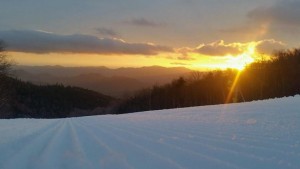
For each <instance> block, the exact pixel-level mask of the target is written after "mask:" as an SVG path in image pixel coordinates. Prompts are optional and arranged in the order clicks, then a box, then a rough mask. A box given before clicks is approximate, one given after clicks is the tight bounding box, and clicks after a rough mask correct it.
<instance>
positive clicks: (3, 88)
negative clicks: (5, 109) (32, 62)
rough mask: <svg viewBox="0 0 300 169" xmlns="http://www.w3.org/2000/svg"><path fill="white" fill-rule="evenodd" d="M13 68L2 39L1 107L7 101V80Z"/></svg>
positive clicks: (0, 49)
mask: <svg viewBox="0 0 300 169" xmlns="http://www.w3.org/2000/svg"><path fill="white" fill-rule="evenodd" d="M10 68H11V61H9V60H8V58H7V55H6V53H5V45H4V43H3V41H0V109H1V107H2V106H3V105H4V104H5V103H6V101H7V99H8V98H7V89H6V83H7V82H6V80H7V76H8V74H9V70H10Z"/></svg>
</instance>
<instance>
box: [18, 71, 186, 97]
mask: <svg viewBox="0 0 300 169" xmlns="http://www.w3.org/2000/svg"><path fill="white" fill-rule="evenodd" d="M190 72H191V70H190V69H187V68H184V67H173V68H166V67H160V66H151V67H141V68H118V69H110V68H107V67H103V66H101V67H63V66H15V67H14V71H13V74H14V75H15V76H16V77H18V78H20V79H21V80H24V81H30V82H33V83H35V84H56V83H62V84H64V85H71V86H78V87H83V88H87V89H90V90H95V91H97V92H100V93H104V94H106V95H111V96H115V97H121V96H122V95H126V94H128V93H131V92H134V91H136V90H139V89H142V88H146V87H150V86H152V85H155V84H157V85H161V84H165V83H168V82H170V81H171V80H173V79H175V78H178V77H179V76H184V75H186V74H188V73H190Z"/></svg>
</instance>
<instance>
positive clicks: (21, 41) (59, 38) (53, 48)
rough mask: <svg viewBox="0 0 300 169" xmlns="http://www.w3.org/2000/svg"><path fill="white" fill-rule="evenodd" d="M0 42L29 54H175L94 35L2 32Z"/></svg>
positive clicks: (161, 47) (26, 31) (164, 47)
mask: <svg viewBox="0 0 300 169" xmlns="http://www.w3.org/2000/svg"><path fill="white" fill-rule="evenodd" d="M0 39H2V40H3V41H4V42H5V43H6V44H7V49H8V50H9V51H17V52H28V53H94V54H141V55H156V54H158V53H160V52H172V51H173V49H172V48H170V47H167V46H159V45H154V44H147V43H128V42H126V41H124V40H120V39H111V38H98V37H96V36H92V35H84V34H73V35H60V34H54V33H49V32H43V31H35V30H9V31H0Z"/></svg>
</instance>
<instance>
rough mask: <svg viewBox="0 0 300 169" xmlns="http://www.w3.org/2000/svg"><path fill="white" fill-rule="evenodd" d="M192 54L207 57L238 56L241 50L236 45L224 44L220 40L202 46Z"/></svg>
mask: <svg viewBox="0 0 300 169" xmlns="http://www.w3.org/2000/svg"><path fill="white" fill-rule="evenodd" d="M194 52H197V53H200V54H203V55H208V56H226V55H239V54H241V53H243V50H242V49H240V46H239V45H238V44H235V43H233V44H225V43H224V41H222V40H220V41H217V42H213V43H210V44H202V45H200V46H199V47H197V48H196V49H195V50H194Z"/></svg>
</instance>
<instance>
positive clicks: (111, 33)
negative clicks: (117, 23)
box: [95, 27, 120, 37]
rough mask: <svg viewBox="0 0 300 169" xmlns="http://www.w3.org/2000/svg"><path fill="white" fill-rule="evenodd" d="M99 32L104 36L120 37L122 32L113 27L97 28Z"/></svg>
mask: <svg viewBox="0 0 300 169" xmlns="http://www.w3.org/2000/svg"><path fill="white" fill-rule="evenodd" d="M95 30H96V31H97V33H98V34H100V35H101V36H104V37H120V34H119V33H118V32H116V31H115V30H113V29H111V28H103V27H101V28H96V29H95Z"/></svg>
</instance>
